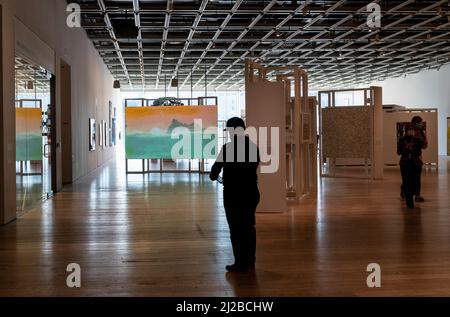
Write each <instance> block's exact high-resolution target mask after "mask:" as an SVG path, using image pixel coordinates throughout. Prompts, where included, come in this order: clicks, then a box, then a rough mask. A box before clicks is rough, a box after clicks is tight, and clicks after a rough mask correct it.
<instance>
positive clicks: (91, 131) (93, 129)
mask: <svg viewBox="0 0 450 317" xmlns="http://www.w3.org/2000/svg"><path fill="white" fill-rule="evenodd" d="M96 128H97V127H96V124H95V119H92V118H89V151H91V152H92V151H95V145H96V144H97V140H96V137H95V136H96Z"/></svg>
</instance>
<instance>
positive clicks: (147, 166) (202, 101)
mask: <svg viewBox="0 0 450 317" xmlns="http://www.w3.org/2000/svg"><path fill="white" fill-rule="evenodd" d="M178 99H179V100H180V101H182V102H183V105H187V106H205V105H207V104H208V100H210V99H212V100H214V105H217V104H218V98H217V97H198V98H178ZM155 100H156V99H146V98H128V99H125V107H130V105H129V104H130V103H132V104H136V103H138V104H139V105H137V106H135V107H152V105H153V101H155ZM161 107H170V106H161ZM218 137H219V134H218ZM222 137H223V136H222ZM219 145H220V144H219ZM129 160H130V159H127V158H125V173H126V174H150V173H197V174H207V173H209V171H207V170H206V160H205V159H199V160H197V161H198V169H194V164H193V161H195V160H188V161H189V162H188V168H187V169H170V170H168V169H166V168H165V167H164V163H167V162H175V163H176V161H177V160H171V159H152V158H148V159H139V160H140V161H141V169H140V170H136V171H133V170H130V169H129V162H128V161H129ZM133 160H135V159H133ZM136 160H138V159H136ZM155 160H156V161H157V162H158V169H152V168H151V162H152V161H155Z"/></svg>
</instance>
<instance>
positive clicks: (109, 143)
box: [107, 101, 113, 147]
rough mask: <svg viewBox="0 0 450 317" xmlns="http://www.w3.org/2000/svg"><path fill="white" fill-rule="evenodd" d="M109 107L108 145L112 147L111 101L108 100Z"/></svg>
mask: <svg viewBox="0 0 450 317" xmlns="http://www.w3.org/2000/svg"><path fill="white" fill-rule="evenodd" d="M108 106H109V108H108V111H109V112H108V115H109V116H108V129H107V130H108V138H107V139H108V145H109V146H110V147H112V146H113V141H112V125H113V122H112V121H113V105H112V102H111V101H110V102H109V105H108Z"/></svg>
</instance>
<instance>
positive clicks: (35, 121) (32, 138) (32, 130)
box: [16, 108, 42, 161]
mask: <svg viewBox="0 0 450 317" xmlns="http://www.w3.org/2000/svg"><path fill="white" fill-rule="evenodd" d="M16 161H42V112H41V109H40V108H16Z"/></svg>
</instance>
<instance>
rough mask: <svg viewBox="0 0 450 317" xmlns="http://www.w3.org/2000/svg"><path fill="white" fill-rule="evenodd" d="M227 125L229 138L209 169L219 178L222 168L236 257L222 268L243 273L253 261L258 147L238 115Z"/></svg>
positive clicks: (212, 176)
mask: <svg viewBox="0 0 450 317" xmlns="http://www.w3.org/2000/svg"><path fill="white" fill-rule="evenodd" d="M226 127H227V129H226V130H227V131H228V133H229V136H230V140H231V141H230V142H228V143H226V144H225V145H224V146H223V147H222V149H221V151H220V153H219V156H218V157H217V160H216V162H215V163H214V165H213V166H212V168H211V173H210V179H211V180H212V181H215V180H220V176H219V175H220V172H221V171H222V170H223V173H222V184H223V202H224V207H225V213H226V217H227V222H228V227H229V229H230V238H231V244H232V246H233V254H234V259H235V262H234V264H231V265H227V266H226V267H225V268H226V270H227V271H228V272H246V271H247V270H253V269H254V268H255V262H256V221H255V212H256V207H257V206H258V204H259V200H260V193H259V189H258V176H257V169H258V165H259V163H260V157H259V149H258V147H257V145H255V144H254V143H253V142H252V141H251V140H250V138H249V137H248V136H247V135H245V132H244V131H245V123H244V121H243V120H242V119H241V118H238V117H234V118H231V119H229V120H228V121H227V124H226Z"/></svg>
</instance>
